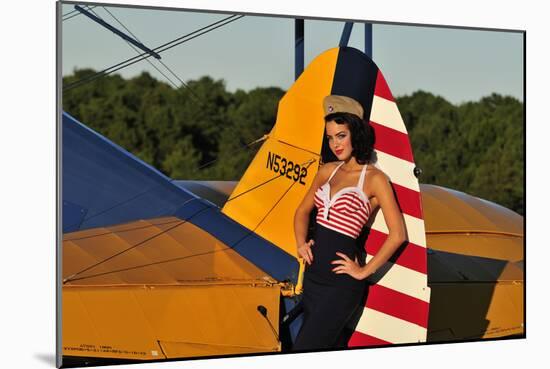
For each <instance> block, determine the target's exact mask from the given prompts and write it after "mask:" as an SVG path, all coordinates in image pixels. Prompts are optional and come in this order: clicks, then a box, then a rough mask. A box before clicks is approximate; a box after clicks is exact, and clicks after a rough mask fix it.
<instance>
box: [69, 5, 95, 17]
mask: <svg viewBox="0 0 550 369" xmlns="http://www.w3.org/2000/svg"><path fill="white" fill-rule="evenodd" d="M84 6H85V7H87V8H88V10H90V11H91V10H92V9H93V8H97V7H98V6H97V5H93V6H90V5H84ZM73 13H76V14H74V15H73V16H70V15H71V14H73ZM80 14H82V13H80V12H79V11H78V10H76V9H75V10H73V11H71V12H68V13H67V14H63V16H62V18H61V20H62V21H66V20H69V19H71V18H74V17H76V16H77V15H80Z"/></svg>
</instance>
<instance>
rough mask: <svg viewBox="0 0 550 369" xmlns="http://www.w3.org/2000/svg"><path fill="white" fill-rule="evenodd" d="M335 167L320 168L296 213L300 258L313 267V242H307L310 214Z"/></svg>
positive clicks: (296, 233) (295, 226)
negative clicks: (316, 196) (331, 169)
mask: <svg viewBox="0 0 550 369" xmlns="http://www.w3.org/2000/svg"><path fill="white" fill-rule="evenodd" d="M331 167H333V165H331V164H330V163H327V164H325V165H322V166H321V167H319V170H318V171H317V174H316V175H315V178H313V182H312V184H311V186H310V187H309V189H308V191H307V193H306V195H305V196H304V199H303V200H302V202H301V203H300V205H298V208H297V209H296V212H295V213H294V237H295V238H296V249H297V254H298V257H301V258H304V260H305V261H306V262H307V263H308V264H310V265H311V263H312V262H313V254H312V253H311V250H310V248H311V246H312V245H313V240H309V241H308V242H306V236H307V229H308V225H309V214H310V213H311V210H313V206H314V204H315V200H314V198H315V191H317V189H318V188H319V187H320V186H321V185H323V183H325V181H326V180H327V178H328V172H329V170H330V168H331Z"/></svg>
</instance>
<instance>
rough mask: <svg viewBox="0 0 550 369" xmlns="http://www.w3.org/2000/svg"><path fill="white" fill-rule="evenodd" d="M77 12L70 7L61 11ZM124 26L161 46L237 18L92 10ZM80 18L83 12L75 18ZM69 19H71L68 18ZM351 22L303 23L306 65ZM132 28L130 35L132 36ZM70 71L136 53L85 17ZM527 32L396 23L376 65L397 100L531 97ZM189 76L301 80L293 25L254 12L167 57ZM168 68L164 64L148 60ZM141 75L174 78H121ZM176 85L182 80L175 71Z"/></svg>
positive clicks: (360, 44) (66, 35)
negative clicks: (423, 94) (527, 92)
mask: <svg viewBox="0 0 550 369" xmlns="http://www.w3.org/2000/svg"><path fill="white" fill-rule="evenodd" d="M73 10H74V6H73V5H71V4H64V6H63V11H62V14H64V15H67V14H69V16H70V13H71V12H72V11H73ZM92 10H93V11H94V12H96V14H97V15H98V16H100V17H101V18H102V19H104V20H105V21H106V22H107V23H109V24H111V25H113V26H115V27H116V28H118V29H121V30H123V27H122V26H121V25H120V24H119V23H118V22H117V21H116V20H115V19H114V18H112V16H111V14H113V15H114V16H115V17H116V18H117V19H118V20H119V21H120V22H121V23H122V24H124V26H125V27H126V28H128V29H129V30H130V31H131V32H132V33H133V34H134V35H135V37H136V38H137V39H139V40H140V41H141V42H142V43H143V44H144V45H146V46H148V47H149V48H155V47H157V46H159V45H161V44H164V43H167V42H169V41H171V40H173V39H176V38H177V37H180V36H182V35H185V34H187V33H190V32H192V31H194V30H196V29H199V28H201V27H204V26H206V25H208V24H211V23H213V22H215V21H218V20H221V19H223V18H226V17H227V16H229V14H220V13H218V14H216V13H201V12H190V11H170V10H156V9H138V8H122V7H112V6H111V7H107V10H108V11H109V12H110V13H111V14H109V13H108V12H107V11H105V9H103V8H102V7H96V8H93V9H92ZM74 14H76V13H74ZM69 16H64V17H63V18H68V17H69ZM343 27H344V22H343V21H334V20H309V19H307V20H306V21H305V32H304V33H305V43H304V45H305V47H304V48H305V66H306V67H307V64H308V63H309V62H310V61H311V60H312V59H313V58H314V57H315V56H316V55H318V54H320V53H321V52H323V51H324V50H326V49H329V48H332V47H336V46H338V43H339V40H340V36H341V33H342V30H343ZM125 32H126V31H125ZM62 40H63V41H62V70H63V74H64V75H67V74H71V73H73V71H74V69H75V68H93V69H96V70H101V69H104V68H106V67H110V66H112V65H114V64H117V63H119V62H121V61H123V60H126V59H128V58H130V57H133V56H135V55H136V54H137V53H136V52H135V51H134V50H133V49H132V48H131V47H130V46H128V44H127V43H126V42H125V41H123V40H122V39H121V38H120V37H118V36H116V35H115V34H113V33H112V32H111V31H109V30H107V29H105V28H103V27H102V26H100V25H99V24H97V23H95V22H94V21H92V20H91V19H89V18H87V17H86V16H84V15H78V16H75V17H72V18H70V19H66V20H64V21H63V22H62ZM348 45H349V46H352V47H356V48H358V49H361V50H364V25H363V24H360V23H355V24H354V27H353V32H352V34H351V37H350V41H349V44H348ZM523 47H524V43H523V34H522V33H519V32H513V31H494V30H472V29H457V28H444V27H427V26H411V25H398V24H374V25H373V55H372V57H373V60H374V61H375V62H376V64H377V65H378V66H379V68H380V69H381V70H382V72H383V73H384V76H385V77H386V80H387V81H388V84H389V86H390V88H391V90H392V92H393V94H394V95H395V96H402V95H408V94H411V93H413V92H414V91H417V90H424V91H428V92H431V93H433V94H435V95H440V96H442V97H444V98H445V99H447V100H448V101H450V102H452V103H454V104H460V103H463V102H466V101H476V100H479V99H480V98H481V97H483V96H487V95H490V94H491V93H499V94H502V95H511V96H513V97H515V98H517V99H519V100H520V101H523V85H524V81H523V67H524V65H523V54H524V52H523ZM161 56H162V61H163V63H165V64H166V65H167V66H168V67H169V68H170V69H171V70H172V71H173V72H174V73H175V74H176V75H177V76H178V77H179V78H180V79H181V80H183V81H188V80H190V79H197V78H200V77H201V76H204V75H210V76H211V77H213V78H215V79H223V80H224V81H225V83H226V87H227V89H228V90H229V91H235V90H236V89H244V90H250V89H253V88H255V87H267V86H278V87H281V88H283V89H285V90H286V89H288V88H289V87H290V85H291V84H292V82H293V80H294V20H293V19H292V18H284V17H269V16H254V15H247V16H245V17H243V18H241V19H239V20H236V21H235V22H232V23H230V24H228V25H226V26H223V27H220V28H218V29H216V30H213V31H211V32H209V33H207V34H205V35H202V36H199V37H197V38H195V39H193V40H190V41H188V42H186V43H183V44H181V45H179V46H176V47H174V48H172V49H170V50H167V51H165V52H163V53H162V54H161ZM150 60H151V62H152V63H154V64H155V65H157V67H158V68H160V69H161V70H163V72H165V73H168V72H167V71H166V69H164V67H163V66H162V65H160V64H159V63H158V62H157V61H156V60H154V59H153V58H150ZM143 70H147V71H149V72H150V73H151V75H153V76H155V77H156V78H157V79H159V80H164V81H166V78H165V77H163V76H162V75H161V74H160V73H159V72H157V71H156V70H155V69H154V68H153V67H152V66H151V65H150V64H149V63H148V62H146V61H141V62H139V63H136V64H134V65H132V66H130V67H128V68H125V69H122V70H120V71H118V72H117V73H120V74H121V75H122V76H124V77H126V78H129V77H133V76H135V75H137V74H139V73H141V72H142V71H143ZM169 76H170V78H171V79H172V80H173V82H174V83H176V84H180V83H179V82H178V80H177V79H176V78H175V77H173V76H171V75H169Z"/></svg>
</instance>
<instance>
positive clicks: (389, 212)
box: [362, 172, 407, 279]
mask: <svg viewBox="0 0 550 369" xmlns="http://www.w3.org/2000/svg"><path fill="white" fill-rule="evenodd" d="M371 183H372V187H371V188H372V190H373V192H374V196H376V199H377V200H378V204H379V206H380V209H381V210H382V214H383V215H384V220H385V221H386V225H387V226H388V237H387V238H386V241H384V243H383V244H382V247H381V248H380V250H378V252H377V253H376V255H374V257H373V258H372V259H371V260H370V261H369V262H368V263H367V264H366V265H365V266H364V267H363V268H362V277H363V278H362V279H365V278H367V277H368V276H370V275H371V274H373V273H374V272H376V271H377V270H378V268H380V267H381V266H382V265H384V264H385V263H386V262H387V261H388V260H389V258H390V257H391V256H392V255H393V254H394V253H395V251H396V250H397V249H398V248H399V246H401V245H402V244H403V242H405V241H406V239H407V236H406V230H405V222H404V221H403V215H402V214H401V211H400V210H399V206H398V205H397V201H396V200H395V196H394V194H393V190H392V187H391V185H390V182H389V181H388V178H387V177H386V175H385V174H384V173H383V172H378V173H375V174H374V175H373V177H372V178H371Z"/></svg>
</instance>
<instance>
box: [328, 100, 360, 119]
mask: <svg viewBox="0 0 550 369" xmlns="http://www.w3.org/2000/svg"><path fill="white" fill-rule="evenodd" d="M323 108H324V110H325V116H327V115H329V114H332V113H351V114H355V115H357V116H358V117H359V118H361V119H363V107H362V106H361V104H359V103H358V102H357V101H356V100H354V99H352V98H351V97H347V96H340V95H329V96H326V97H325V98H324V99H323Z"/></svg>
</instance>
